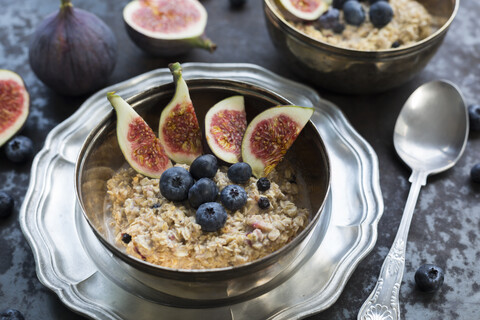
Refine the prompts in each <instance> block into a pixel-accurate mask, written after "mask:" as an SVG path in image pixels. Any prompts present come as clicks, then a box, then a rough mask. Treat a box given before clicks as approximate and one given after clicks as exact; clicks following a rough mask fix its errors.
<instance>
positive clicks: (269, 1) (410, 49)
mask: <svg viewBox="0 0 480 320" xmlns="http://www.w3.org/2000/svg"><path fill="white" fill-rule="evenodd" d="M453 1H454V7H453V10H452V13H451V15H450V16H449V18H448V19H447V21H446V22H445V23H444V24H443V25H442V26H441V27H440V28H439V29H438V30H436V31H435V32H433V33H432V34H431V35H429V36H428V37H426V38H425V39H422V40H420V41H418V42H415V43H413V44H410V45H408V46H403V47H399V48H389V49H381V50H375V51H373V50H371V51H367V50H355V49H350V48H344V47H340V46H336V45H333V44H329V43H326V42H322V41H320V40H317V39H314V38H312V37H311V36H309V35H307V34H305V33H303V32H300V31H299V30H297V29H296V28H294V27H293V26H292V25H291V24H289V23H288V22H287V20H286V19H285V18H284V17H283V16H281V15H279V14H278V10H279V9H278V7H277V6H276V5H275V4H274V2H275V0H263V4H264V13H265V17H266V19H267V20H268V19H269V15H273V17H275V19H276V22H279V23H278V24H275V23H274V25H278V26H279V28H280V29H282V30H283V31H284V32H286V33H288V34H289V35H290V36H293V37H294V38H297V39H299V40H301V41H302V42H304V43H306V44H308V45H310V46H312V47H316V48H319V49H322V50H326V51H329V52H332V53H335V54H340V55H345V56H351V55H352V54H355V55H357V57H362V58H376V57H378V56H379V55H382V57H396V56H403V55H405V54H409V53H414V52H415V51H418V50H422V49H423V48H424V47H428V44H430V43H431V42H433V41H435V39H437V38H439V37H441V36H442V35H443V34H445V33H446V32H447V30H448V28H449V27H450V25H451V23H452V21H453V20H454V19H455V17H456V15H457V12H458V9H459V6H460V1H459V0H453ZM274 7H275V8H277V10H275V9H274ZM423 45H425V46H423Z"/></svg>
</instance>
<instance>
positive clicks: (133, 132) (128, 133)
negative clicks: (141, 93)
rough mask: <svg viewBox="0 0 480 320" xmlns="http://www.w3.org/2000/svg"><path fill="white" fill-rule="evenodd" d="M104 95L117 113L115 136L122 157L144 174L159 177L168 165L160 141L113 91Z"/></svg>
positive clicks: (170, 164) (168, 162) (169, 162)
mask: <svg viewBox="0 0 480 320" xmlns="http://www.w3.org/2000/svg"><path fill="white" fill-rule="evenodd" d="M107 98H108V100H109V101H110V103H111V104H112V107H113V108H114V109H115V112H116V113H117V139H118V144H119V146H120V149H121V150H122V153H123V155H124V156H125V160H127V162H128V163H129V164H130V166H131V167H132V168H133V169H134V170H135V171H137V172H138V173H141V174H143V175H145V176H147V177H150V178H160V176H161V174H162V172H163V171H165V170H166V169H168V168H170V167H171V166H172V162H171V161H170V159H169V158H168V156H167V155H166V153H165V150H164V149H163V147H162V145H161V143H160V141H159V140H158V138H157V137H156V136H155V133H153V130H152V129H151V128H150V127H149V126H148V124H147V123H146V122H145V120H143V118H142V117H141V116H140V115H139V114H138V113H137V112H136V111H135V110H134V109H133V108H132V106H130V105H129V104H128V103H127V102H126V101H125V100H123V99H122V98H121V97H120V96H118V95H116V94H115V92H109V93H107Z"/></svg>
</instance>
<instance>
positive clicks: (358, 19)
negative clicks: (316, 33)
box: [315, 0, 393, 33]
mask: <svg viewBox="0 0 480 320" xmlns="http://www.w3.org/2000/svg"><path fill="white" fill-rule="evenodd" d="M366 1H368V2H369V3H370V9H369V12H368V14H369V17H370V22H371V23H372V24H373V25H374V26H375V27H376V28H383V27H384V26H386V25H387V24H388V23H389V22H390V21H391V20H392V18H393V10H392V7H391V6H390V4H389V3H388V0H366ZM340 10H343V17H344V19H345V22H346V23H347V24H351V25H354V26H359V25H361V24H362V23H363V22H364V21H365V17H366V15H365V10H364V9H363V6H362V5H361V3H360V2H359V0H333V3H332V7H331V8H330V9H328V11H326V12H325V13H324V14H323V15H321V16H320V18H319V19H318V21H317V22H316V23H315V25H316V26H317V27H318V28H320V29H330V30H333V32H335V33H342V32H343V30H344V29H345V25H343V24H342V23H341V22H340Z"/></svg>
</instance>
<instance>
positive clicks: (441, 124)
mask: <svg viewBox="0 0 480 320" xmlns="http://www.w3.org/2000/svg"><path fill="white" fill-rule="evenodd" d="M468 131H469V124H468V112H467V107H466V106H465V102H464V100H463V97H462V95H461V93H460V91H459V90H458V89H457V87H456V86H455V85H453V84H451V83H450V82H446V81H434V82H429V83H426V84H424V85H422V86H421V87H419V88H418V89H417V90H415V92H414V93H412V95H411V96H410V97H409V98H408V100H407V101H406V102H405V105H404V106H403V108H402V110H401V111H400V115H399V116H398V119H397V122H396V124H395V129H394V134H393V142H394V146H395V150H396V151H397V153H398V155H399V156H400V158H401V159H402V160H403V161H404V162H405V163H406V164H407V165H408V166H409V167H410V168H411V169H412V175H411V176H410V179H409V181H410V182H411V183H412V186H411V188H410V192H409V194H408V198H407V203H406V205H405V209H404V211H403V215H402V220H401V221H400V226H399V228H398V231H397V235H396V236H395V240H394V241H393V245H392V247H391V248H390V251H389V252H388V255H387V257H386V258H385V261H384V262H383V265H382V268H381V270H380V275H379V277H378V280H377V284H376V286H375V289H373V292H372V293H371V294H370V296H369V297H368V299H367V300H366V301H365V302H364V303H363V305H362V307H361V308H360V311H359V313H358V319H359V320H369V319H370V320H371V319H378V320H398V319H400V306H399V299H398V297H399V296H400V285H401V284H402V277H403V271H404V268H405V251H406V245H407V237H408V230H409V229H410V223H411V222H412V217H413V210H414V209H415V204H416V203H417V199H418V195H419V193H420V188H421V187H422V186H423V185H425V184H426V183H427V176H428V175H430V174H434V173H438V172H442V171H444V170H447V169H449V168H451V167H453V165H454V164H455V163H456V162H457V161H458V159H460V157H461V156H462V153H463V151H464V150H465V146H466V144H467V137H468Z"/></svg>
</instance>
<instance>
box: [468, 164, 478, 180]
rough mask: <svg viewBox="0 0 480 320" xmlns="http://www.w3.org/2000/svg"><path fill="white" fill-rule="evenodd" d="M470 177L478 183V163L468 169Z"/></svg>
mask: <svg viewBox="0 0 480 320" xmlns="http://www.w3.org/2000/svg"><path fill="white" fill-rule="evenodd" d="M470 178H471V179H472V181H473V182H476V183H480V163H477V164H476V165H474V166H473V167H472V170H470Z"/></svg>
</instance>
